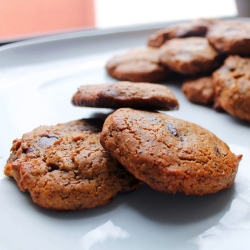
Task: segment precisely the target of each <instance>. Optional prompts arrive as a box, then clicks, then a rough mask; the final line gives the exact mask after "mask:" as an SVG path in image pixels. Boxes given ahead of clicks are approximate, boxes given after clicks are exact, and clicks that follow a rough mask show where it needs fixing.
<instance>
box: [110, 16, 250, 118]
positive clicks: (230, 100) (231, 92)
mask: <svg viewBox="0 0 250 250" xmlns="http://www.w3.org/2000/svg"><path fill="white" fill-rule="evenodd" d="M249 33H250V23H246V22H242V21H235V20H221V19H198V20H193V21H190V22H185V23H180V24H176V25H172V26H169V27H167V28H165V29H161V30H159V31H157V32H156V33H154V34H152V35H151V36H150V37H149V39H148V42H147V44H148V46H147V47H146V48H140V49H133V50H131V51H129V52H128V53H126V54H124V55H119V56H115V57H113V58H111V59H110V60H109V61H108V62H107V64H106V70H107V72H108V73H109V75H110V76H112V77H114V78H116V79H118V80H128V81H136V82H140V81H148V82H160V81H162V82H164V80H166V79H168V77H169V76H170V75H173V73H175V74H176V73H177V74H181V75H184V76H187V77H189V78H190V77H191V79H187V81H185V82H184V84H183V87H182V91H183V93H184V94H185V95H186V97H187V98H188V100H190V101H191V102H194V103H198V104H202V105H211V106H213V108H214V109H216V110H225V111H226V112H228V113H229V114H231V115H232V116H234V117H237V118H239V119H243V120H246V121H248V122H250V81H249V77H248V71H249V67H248V66H247V65H249V63H250V58H246V57H247V56H250V39H249Z"/></svg>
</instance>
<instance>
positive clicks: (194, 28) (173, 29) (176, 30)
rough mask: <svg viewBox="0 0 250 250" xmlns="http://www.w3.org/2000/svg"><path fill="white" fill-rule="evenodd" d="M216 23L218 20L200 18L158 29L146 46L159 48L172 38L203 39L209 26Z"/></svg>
mask: <svg viewBox="0 0 250 250" xmlns="http://www.w3.org/2000/svg"><path fill="white" fill-rule="evenodd" d="M218 21H219V19H213V18H203V19H202V18H201V19H196V20H192V21H190V22H184V23H178V24H174V25H170V26H168V27H166V28H165V29H160V30H158V31H156V32H155V33H154V34H152V35H151V36H150V37H149V39H148V46H150V47H155V48H159V47H161V46H162V45H163V44H164V43H165V42H166V41H167V40H170V39H173V38H185V37H192V36H195V37H204V36H205V35H206V33H207V31H208V29H209V28H210V27H211V25H213V24H214V23H216V22H218Z"/></svg>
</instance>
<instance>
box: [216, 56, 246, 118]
mask: <svg viewBox="0 0 250 250" xmlns="http://www.w3.org/2000/svg"><path fill="white" fill-rule="evenodd" d="M213 85H214V89H215V105H214V106H215V108H219V107H221V108H223V109H224V110H225V111H227V112H228V113H229V114H231V115H232V116H235V117H237V118H239V119H243V120H246V121H248V122H250V58H242V57H240V56H229V57H228V58H227V59H226V60H225V62H224V65H223V66H221V68H219V69H218V70H217V71H215V72H214V73H213Z"/></svg>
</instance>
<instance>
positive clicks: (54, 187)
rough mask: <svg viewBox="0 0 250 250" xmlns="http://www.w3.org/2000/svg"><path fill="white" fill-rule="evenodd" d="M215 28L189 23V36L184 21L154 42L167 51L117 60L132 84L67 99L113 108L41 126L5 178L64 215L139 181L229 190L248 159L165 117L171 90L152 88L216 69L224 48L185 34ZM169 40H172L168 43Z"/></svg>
mask: <svg viewBox="0 0 250 250" xmlns="http://www.w3.org/2000/svg"><path fill="white" fill-rule="evenodd" d="M215 22H218V20H216V21H215V20H200V21H199V22H191V24H193V25H194V26H193V28H192V29H191V31H190V27H189V25H186V24H184V25H182V26H181V27H182V29H184V30H185V29H186V31H185V32H184V31H183V30H182V29H181V30H179V29H178V28H171V29H170V30H171V32H170V33H169V34H168V35H165V33H164V32H162V31H160V32H158V33H157V34H156V35H154V36H152V37H151V38H150V40H149V45H153V46H155V47H156V45H157V46H161V45H162V46H161V47H160V49H159V48H150V47H148V48H145V49H141V50H133V51H131V52H129V53H128V54H126V55H122V56H118V57H114V58H112V59H111V60H110V61H109V62H108V63H107V65H106V69H107V71H108V72H109V74H110V75H112V76H113V77H115V78H117V79H120V80H126V81H119V82H117V83H113V84H97V85H84V86H80V87H79V88H78V90H77V92H76V93H75V94H74V95H73V96H72V100H71V102H72V104H73V105H74V106H78V107H98V108H111V109H114V112H113V113H111V114H110V115H109V116H108V117H107V118H106V119H105V120H104V121H103V120H100V119H96V118H93V119H82V120H77V121H71V122H68V123H64V124H57V125H55V126H40V127H38V128H36V129H34V130H33V131H31V132H29V133H26V134H24V135H23V136H22V138H21V139H15V140H14V141H13V145H12V148H11V154H10V157H9V159H8V161H7V164H6V166H5V170H4V172H5V174H6V175H7V176H9V177H13V178H14V179H15V180H16V182H17V185H18V187H19V188H20V190H22V191H24V192H25V191H27V192H29V193H30V194H31V197H32V199H33V201H34V202H35V203H37V204H38V205H40V206H42V207H44V208H47V209H53V210H59V211H68V210H79V209H86V208H93V207H96V206H101V205H104V204H107V203H109V202H110V201H111V200H112V199H113V198H114V197H115V196H116V195H117V194H118V193H126V192H130V191H134V190H136V189H138V188H139V187H140V186H141V185H142V184H143V183H146V184H147V185H149V186H150V187H152V188H153V189H155V190H157V191H160V192H164V193H170V194H175V193H184V194H187V195H190V194H192V195H204V194H212V193H216V192H218V191H220V190H223V189H227V188H229V187H230V186H232V184H233V183H234V180H235V177H236V173H237V169H238V164H239V162H240V160H241V157H242V155H239V156H236V155H235V154H233V153H232V152H231V151H230V149H229V147H228V146H227V145H226V144H225V143H224V142H223V141H221V140H220V139H219V138H217V137H216V136H215V135H214V134H212V133H211V132H210V131H208V130H206V129H204V128H202V127H200V126H198V125H196V124H193V123H190V122H187V121H183V120H181V119H177V118H174V117H171V116H170V115H168V114H166V113H163V112H159V111H170V110H177V109H178V108H179V103H178V100H177V99H176V97H175V95H174V94H173V93H172V91H171V90H170V89H169V88H168V87H166V86H164V85H162V84H156V83H150V82H157V81H161V80H163V79H165V78H166V77H167V76H168V75H169V74H170V73H171V72H172V71H174V70H175V71H176V72H179V73H183V74H191V75H193V74H200V73H204V72H208V71H211V70H214V69H215V68H216V67H218V65H219V52H218V51H217V50H215V49H214V48H213V47H212V46H211V45H210V44H209V42H208V41H207V39H206V38H204V37H203V38H202V37H193V38H182V37H186V36H189V35H198V34H199V35H200V36H204V35H205V34H206V33H207V30H208V25H212V24H213V23H215ZM181 31H182V32H181ZM197 32H199V33H197ZM188 34H189V35H188ZM177 36H178V37H181V38H175V37H177ZM166 37H168V39H171V42H167V43H166V42H165V40H166ZM183 41H185V43H183ZM174 43H176V44H178V46H177V48H176V50H175V49H174V47H175V46H174V47H173V44H174ZM184 44H186V45H187V52H185V45H184ZM168 46H169V47H168ZM195 48H198V50H199V51H198V52H197V51H195ZM178 51H182V52H178ZM190 51H194V52H192V53H191V52H190ZM163 52H164V54H162V53H163ZM171 53H173V56H171ZM176 53H177V54H178V53H180V55H177V54H176ZM168 58H169V60H168ZM192 58H195V59H194V60H193V61H192ZM190 61H192V62H190ZM164 62H165V63H164ZM174 62H175V63H174ZM177 62H178V63H177ZM171 65H172V66H171ZM174 65H175V66H174ZM223 73H225V70H222V71H221V74H223ZM220 78H222V77H220ZM221 85H222V83H220V86H221ZM220 90H221V89H217V90H216V91H218V92H219V91H220Z"/></svg>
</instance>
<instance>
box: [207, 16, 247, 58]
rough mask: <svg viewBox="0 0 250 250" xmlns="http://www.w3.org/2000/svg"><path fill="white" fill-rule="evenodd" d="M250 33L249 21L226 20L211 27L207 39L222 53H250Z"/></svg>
mask: <svg viewBox="0 0 250 250" xmlns="http://www.w3.org/2000/svg"><path fill="white" fill-rule="evenodd" d="M249 33H250V23H249V22H241V21H233V20H231V21H229V20H228V21H226V20H225V21H223V22H218V23H216V24H215V25H213V26H212V27H211V28H210V30H209V31H208V33H207V39H208V40H209V42H210V43H211V44H212V45H213V46H214V47H215V48H216V49H217V50H218V51H219V52H220V53H227V54H240V55H250V39H249Z"/></svg>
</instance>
